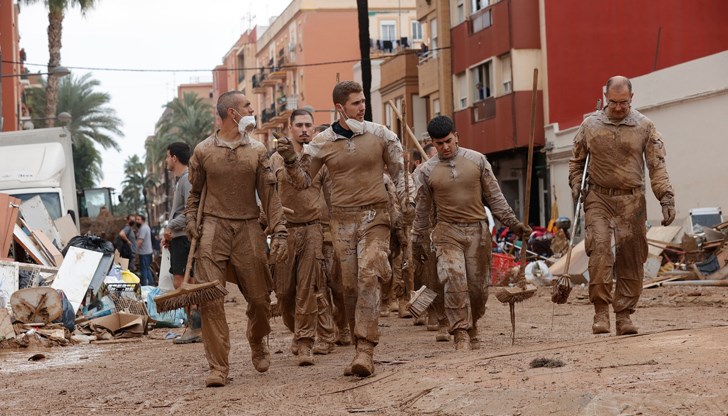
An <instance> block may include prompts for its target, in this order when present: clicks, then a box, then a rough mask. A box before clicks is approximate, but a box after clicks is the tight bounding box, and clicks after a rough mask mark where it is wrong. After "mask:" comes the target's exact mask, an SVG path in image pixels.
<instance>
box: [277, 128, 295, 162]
mask: <svg viewBox="0 0 728 416" xmlns="http://www.w3.org/2000/svg"><path fill="white" fill-rule="evenodd" d="M275 136H278V135H275ZM276 140H278V144H277V145H276V151H278V154H279V155H281V156H283V160H284V161H285V162H286V163H288V164H291V163H293V162H295V161H296V158H298V155H297V154H296V151H295V150H294V149H293V143H292V142H291V139H289V138H288V137H282V136H281V137H276Z"/></svg>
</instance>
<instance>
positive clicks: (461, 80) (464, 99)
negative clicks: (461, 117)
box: [455, 73, 469, 110]
mask: <svg viewBox="0 0 728 416" xmlns="http://www.w3.org/2000/svg"><path fill="white" fill-rule="evenodd" d="M455 85H456V86H457V89H456V92H455V93H456V94H457V97H456V102H457V103H458V105H459V108H460V109H461V110H462V109H465V108H467V107H468V90H469V88H468V78H467V77H466V76H465V73H462V74H460V75H455Z"/></svg>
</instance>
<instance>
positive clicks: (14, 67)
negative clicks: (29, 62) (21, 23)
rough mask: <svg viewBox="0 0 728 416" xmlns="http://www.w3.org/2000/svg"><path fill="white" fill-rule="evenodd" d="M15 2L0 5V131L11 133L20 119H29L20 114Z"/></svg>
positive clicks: (21, 68) (20, 75) (17, 127)
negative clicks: (0, 76) (0, 75)
mask: <svg viewBox="0 0 728 416" xmlns="http://www.w3.org/2000/svg"><path fill="white" fill-rule="evenodd" d="M18 13H20V9H19V6H18V4H17V3H15V2H12V1H2V2H0V57H2V63H0V74H2V78H0V109H1V110H2V112H1V113H0V130H1V131H15V130H21V129H22V120H21V116H26V119H29V117H27V116H28V114H27V112H26V113H25V114H23V103H22V88H23V85H22V84H23V83H25V84H26V85H27V78H25V79H23V78H24V77H22V75H23V71H24V69H23V65H22V64H21V63H20V61H21V51H20V46H19V40H20V35H19V32H18Z"/></svg>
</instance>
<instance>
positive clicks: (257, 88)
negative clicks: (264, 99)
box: [253, 72, 266, 94]
mask: <svg viewBox="0 0 728 416" xmlns="http://www.w3.org/2000/svg"><path fill="white" fill-rule="evenodd" d="M263 81H265V73H264V72H259V73H258V74H257V75H253V92H254V93H256V94H265V93H266V86H265V85H263Z"/></svg>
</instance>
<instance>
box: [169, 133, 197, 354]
mask: <svg viewBox="0 0 728 416" xmlns="http://www.w3.org/2000/svg"><path fill="white" fill-rule="evenodd" d="M189 161H190V146H189V145H188V144H187V143H184V142H175V143H170V144H169V145H168V146H167V157H166V158H165V162H166V164H167V170H168V171H171V172H172V173H173V174H174V177H175V178H176V182H175V185H174V198H173V199H172V210H171V214H170V217H171V218H170V219H169V222H168V223H167V226H166V227H165V229H164V240H163V242H162V243H163V244H164V246H165V247H169V260H170V267H169V271H170V273H172V275H173V276H174V280H173V282H172V283H173V285H174V288H175V289H177V288H179V287H180V286H181V285H182V281H183V280H184V277H185V268H186V267H187V256H188V255H189V254H190V239H189V238H188V237H187V233H186V232H185V227H186V225H187V222H186V220H185V212H184V209H185V205H187V197H188V196H189V195H190V189H191V188H192V184H190V180H189V178H188V177H187V172H188V169H187V165H188V164H189ZM187 315H188V316H189V320H188V324H187V325H188V329H189V330H188V331H185V333H184V335H182V336H181V337H180V338H177V339H175V340H174V341H173V342H174V343H175V344H191V343H194V342H202V338H201V337H200V334H201V328H202V321H201V320H200V319H201V318H200V312H199V311H198V310H197V308H196V307H191V308H188V309H187Z"/></svg>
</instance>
